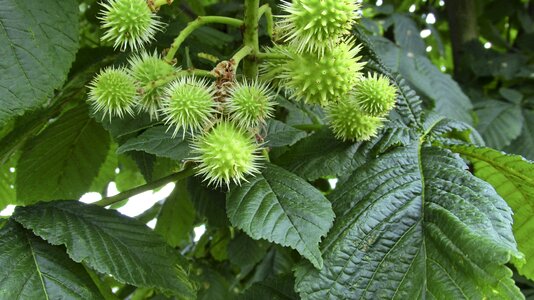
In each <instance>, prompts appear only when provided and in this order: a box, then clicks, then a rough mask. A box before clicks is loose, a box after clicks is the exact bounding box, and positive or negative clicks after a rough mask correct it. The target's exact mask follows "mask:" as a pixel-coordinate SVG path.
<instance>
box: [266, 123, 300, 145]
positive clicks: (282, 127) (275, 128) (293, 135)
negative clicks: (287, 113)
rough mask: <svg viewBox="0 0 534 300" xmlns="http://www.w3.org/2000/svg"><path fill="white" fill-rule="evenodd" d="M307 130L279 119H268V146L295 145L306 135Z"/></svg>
mask: <svg viewBox="0 0 534 300" xmlns="http://www.w3.org/2000/svg"><path fill="white" fill-rule="evenodd" d="M306 135H307V134H306V132H305V131H302V130H299V129H297V128H295V127H292V126H289V125H287V124H286V123H284V122H280V121H278V120H268V121H267V137H266V138H265V139H266V141H267V146H269V147H282V146H288V145H293V144H294V143H296V142H297V141H299V140H300V139H303V138H305V137H306Z"/></svg>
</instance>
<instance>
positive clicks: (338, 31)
mask: <svg viewBox="0 0 534 300" xmlns="http://www.w3.org/2000/svg"><path fill="white" fill-rule="evenodd" d="M359 7H360V4H359V3H358V2H357V1H355V0H293V1H292V2H286V1H283V4H282V9H283V10H284V11H285V12H287V14H286V15H283V16H280V18H281V20H280V22H278V24H279V27H278V31H279V32H280V33H281V35H282V41H283V42H284V43H285V44H281V45H276V46H274V47H272V48H270V49H268V51H269V52H270V57H272V58H273V59H271V60H269V61H267V62H266V63H264V65H263V74H264V77H265V78H266V79H267V80H272V81H274V82H277V83H278V84H279V85H280V86H282V87H284V88H285V90H286V91H287V92H288V93H287V94H288V96H289V97H290V98H292V99H294V100H296V101H303V102H304V103H308V104H318V105H320V106H322V107H325V108H326V112H327V120H328V122H329V125H330V127H331V129H332V130H333V132H334V134H335V135H336V137H338V138H340V139H342V140H356V141H365V140H369V139H370V138H372V137H373V136H375V135H376V134H377V132H378V130H379V129H380V128H381V127H382V126H383V120H384V116H385V115H387V114H388V113H389V111H390V110H391V109H392V108H393V107H394V105H395V94H396V89H395V87H393V86H392V85H391V84H390V82H389V80H388V79H387V78H385V77H384V76H379V77H378V76H377V75H368V76H367V77H365V76H363V74H362V73H361V70H362V69H363V67H364V65H365V63H364V62H362V61H361V57H360V56H358V53H359V52H360V46H356V45H355V43H354V41H353V40H351V39H350V38H346V35H347V34H348V33H349V32H350V29H351V27H352V25H353V24H354V22H355V21H356V19H357V18H358V12H357V10H358V9H359Z"/></svg>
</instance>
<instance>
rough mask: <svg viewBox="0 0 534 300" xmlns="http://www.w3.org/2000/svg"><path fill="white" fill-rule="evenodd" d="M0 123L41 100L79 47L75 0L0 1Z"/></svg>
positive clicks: (61, 77)
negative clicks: (0, 58) (0, 62)
mask: <svg viewBox="0 0 534 300" xmlns="http://www.w3.org/2000/svg"><path fill="white" fill-rule="evenodd" d="M0 28H1V29H0V57H2V64H1V65H0V72H1V74H2V76H0V125H2V124H3V123H5V122H6V121H7V120H8V119H10V118H12V117H13V116H16V115H22V114H23V113H24V112H25V111H26V110H30V109H34V108H37V107H39V105H42V104H44V102H45V101H46V100H47V98H48V97H49V96H51V95H52V92H53V91H54V89H57V88H59V87H60V86H61V85H62V84H63V82H64V81H65V79H66V76H67V72H68V71H69V69H70V66H71V64H72V62H73V61H74V57H75V54H76V51H77V50H78V2H77V1H74V0H67V1H65V0H45V1H32V0H2V1H0Z"/></svg>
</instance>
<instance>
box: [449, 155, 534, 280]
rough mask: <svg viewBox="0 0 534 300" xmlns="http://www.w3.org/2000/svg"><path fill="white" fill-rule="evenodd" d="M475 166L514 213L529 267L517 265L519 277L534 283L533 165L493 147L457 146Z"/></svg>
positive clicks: (516, 236)
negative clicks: (533, 235)
mask: <svg viewBox="0 0 534 300" xmlns="http://www.w3.org/2000/svg"><path fill="white" fill-rule="evenodd" d="M451 149H452V150H453V151H454V152H457V153H460V154H461V155H462V156H464V157H465V158H467V159H468V160H469V161H471V162H472V163H473V169H474V171H475V176H477V177H479V178H481V179H483V180H485V181H487V182H489V183H490V184H491V185H493V187H494V188H495V189H496V190H497V193H499V195H501V196H502V197H503V198H504V200H506V202H508V205H510V207H511V208H512V209H513V211H514V236H515V238H516V240H517V244H518V248H519V251H521V252H522V253H523V254H525V258H526V264H525V265H522V264H517V265H516V267H517V269H518V271H519V273H520V274H522V275H524V276H526V277H528V278H530V279H531V280H534V247H533V246H532V232H533V231H534V218H532V216H534V176H533V175H534V162H532V161H527V160H525V159H524V158H522V157H521V156H517V155H507V154H504V153H502V152H499V151H496V150H493V149H490V148H478V147H473V146H454V147H451Z"/></svg>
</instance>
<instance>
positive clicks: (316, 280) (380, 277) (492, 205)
mask: <svg viewBox="0 0 534 300" xmlns="http://www.w3.org/2000/svg"><path fill="white" fill-rule="evenodd" d="M329 199H330V200H331V201H332V203H333V207H334V211H335V213H336V222H335V224H334V227H333V228H332V230H331V231H330V232H329V234H328V236H327V237H326V239H325V240H324V241H323V243H322V244H321V246H322V253H323V257H324V268H323V269H321V270H317V269H314V268H312V267H311V266H310V265H309V264H305V265H303V266H300V267H299V268H298V269H297V271H296V278H297V279H296V289H297V291H298V292H299V293H300V295H301V297H302V298H306V299H325V298H344V297H346V296H347V295H351V298H353V299H425V298H429V299H435V298H450V299H483V298H491V299H496V298H497V299H501V298H502V299H519V298H522V295H521V292H520V291H519V289H518V288H517V287H516V286H515V285H514V281H513V280H512V271H511V270H510V269H508V268H507V267H506V266H505V264H506V263H508V262H509V261H510V259H511V257H514V258H520V257H521V255H520V253H519V252H518V251H517V249H516V244H515V241H514V237H513V234H512V216H511V215H512V212H511V210H510V209H509V208H508V206H507V205H506V202H504V200H503V199H502V198H501V197H500V196H499V195H498V194H497V193H496V192H495V190H494V189H493V188H492V187H491V186H490V185H489V184H487V183H486V182H484V181H482V180H480V179H478V178H476V177H474V176H472V175H471V174H470V173H469V172H468V171H467V166H466V165H465V164H464V162H463V160H461V159H460V158H459V157H458V155H454V154H452V153H451V152H449V151H447V150H444V149H440V148H435V147H428V146H421V145H418V144H417V143H416V144H413V145H410V146H408V147H400V148H397V149H395V150H393V151H391V152H388V153H386V154H384V155H382V156H380V157H378V158H376V159H374V160H369V161H368V163H367V164H365V165H362V166H361V167H360V168H358V169H357V170H355V171H354V172H353V173H352V175H351V176H350V177H349V178H348V179H347V180H346V181H345V182H344V183H341V184H340V185H339V186H338V188H337V189H336V190H335V191H334V192H333V193H332V194H330V195H329Z"/></svg>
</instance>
